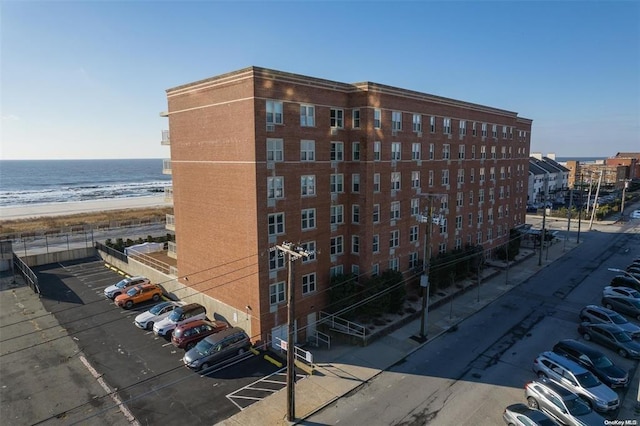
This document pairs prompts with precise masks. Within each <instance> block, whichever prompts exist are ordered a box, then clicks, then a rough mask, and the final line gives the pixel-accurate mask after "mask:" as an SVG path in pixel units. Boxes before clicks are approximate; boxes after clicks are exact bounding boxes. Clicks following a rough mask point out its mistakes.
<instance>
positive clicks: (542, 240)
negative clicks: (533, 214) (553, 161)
mask: <svg viewBox="0 0 640 426" xmlns="http://www.w3.org/2000/svg"><path fill="white" fill-rule="evenodd" d="M548 192H549V174H548V173H547V175H546V176H545V178H544V201H543V203H542V204H543V206H542V234H541V235H540V254H539V256H538V266H541V265H542V248H543V247H544V243H545V240H546V237H547V235H546V233H547V232H546V229H545V226H546V223H547V193H548ZM547 253H548V252H547Z"/></svg>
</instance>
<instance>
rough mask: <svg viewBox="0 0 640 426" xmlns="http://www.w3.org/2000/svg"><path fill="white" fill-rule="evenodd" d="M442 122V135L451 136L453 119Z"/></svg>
mask: <svg viewBox="0 0 640 426" xmlns="http://www.w3.org/2000/svg"><path fill="white" fill-rule="evenodd" d="M442 122H443V126H442V127H443V128H442V133H444V134H445V135H450V134H451V119H450V118H445V119H444V120H443V121H442Z"/></svg>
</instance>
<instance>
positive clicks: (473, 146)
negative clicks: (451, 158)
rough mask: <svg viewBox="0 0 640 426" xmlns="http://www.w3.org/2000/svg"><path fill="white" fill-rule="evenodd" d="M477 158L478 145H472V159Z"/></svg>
mask: <svg viewBox="0 0 640 426" xmlns="http://www.w3.org/2000/svg"><path fill="white" fill-rule="evenodd" d="M475 158H476V146H475V145H471V159H472V160H475Z"/></svg>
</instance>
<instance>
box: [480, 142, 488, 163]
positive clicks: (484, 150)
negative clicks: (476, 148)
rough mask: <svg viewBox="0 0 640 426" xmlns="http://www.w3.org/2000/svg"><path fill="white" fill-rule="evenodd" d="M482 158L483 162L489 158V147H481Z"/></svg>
mask: <svg viewBox="0 0 640 426" xmlns="http://www.w3.org/2000/svg"><path fill="white" fill-rule="evenodd" d="M480 158H481V159H483V160H484V159H485V158H487V147H486V146H485V145H482V146H481V147H480Z"/></svg>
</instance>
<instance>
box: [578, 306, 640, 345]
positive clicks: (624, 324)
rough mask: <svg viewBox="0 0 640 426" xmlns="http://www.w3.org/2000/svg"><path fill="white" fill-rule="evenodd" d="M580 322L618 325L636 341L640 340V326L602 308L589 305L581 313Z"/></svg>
mask: <svg viewBox="0 0 640 426" xmlns="http://www.w3.org/2000/svg"><path fill="white" fill-rule="evenodd" d="M580 322H591V323H594V324H613V325H617V326H618V327H620V328H621V329H623V330H624V331H626V332H627V333H629V335H630V336H631V337H633V338H634V339H636V338H640V326H637V325H636V324H634V323H632V322H629V320H628V319H626V318H625V317H623V316H622V315H620V314H619V313H617V312H616V311H612V310H611V309H607V308H605V307H602V306H597V305H588V306H585V307H584V308H582V310H581V311H580Z"/></svg>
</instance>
